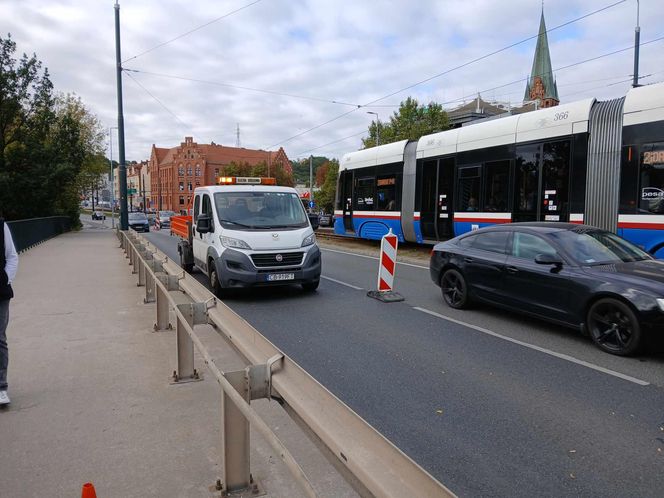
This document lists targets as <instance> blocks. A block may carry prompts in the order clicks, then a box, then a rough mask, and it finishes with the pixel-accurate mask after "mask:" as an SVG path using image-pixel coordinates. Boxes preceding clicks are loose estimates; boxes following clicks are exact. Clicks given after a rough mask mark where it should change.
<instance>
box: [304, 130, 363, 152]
mask: <svg viewBox="0 0 664 498" xmlns="http://www.w3.org/2000/svg"><path fill="white" fill-rule="evenodd" d="M366 133H367V130H362V131H361V132H360V133H353V134H352V135H348V136H347V137H344V138H340V139H339V140H334V141H332V142H328V143H326V144H323V145H319V146H318V147H314V148H313V149H308V150H305V151H302V152H298V153H297V154H295V157H299V156H302V155H304V154H308V153H309V152H313V151H315V150H318V149H322V148H323V147H327V146H328V145H332V144H336V143H339V142H343V141H344V140H348V139H350V138H355V137H357V136H359V135H365V134H366Z"/></svg>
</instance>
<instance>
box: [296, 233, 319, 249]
mask: <svg viewBox="0 0 664 498" xmlns="http://www.w3.org/2000/svg"><path fill="white" fill-rule="evenodd" d="M315 242H316V234H315V233H312V234H311V235H309V236H307V237H305V239H304V240H303V241H302V245H301V246H300V247H307V246H310V245H311V244H314V243H315Z"/></svg>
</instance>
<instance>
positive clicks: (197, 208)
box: [194, 195, 201, 223]
mask: <svg viewBox="0 0 664 498" xmlns="http://www.w3.org/2000/svg"><path fill="white" fill-rule="evenodd" d="M200 210H201V196H200V195H197V196H196V197H195V198H194V223H195V222H196V220H197V219H198V215H199V214H200Z"/></svg>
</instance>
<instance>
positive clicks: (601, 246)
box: [551, 227, 652, 266]
mask: <svg viewBox="0 0 664 498" xmlns="http://www.w3.org/2000/svg"><path fill="white" fill-rule="evenodd" d="M551 237H553V238H554V239H556V240H557V241H558V243H559V244H560V245H562V246H563V248H564V249H565V250H566V251H567V252H568V253H569V254H570V255H572V256H573V257H574V258H575V259H576V260H577V261H578V262H580V263H581V264H584V265H591V266H594V265H604V264H611V263H620V262H624V263H627V262H631V261H643V260H646V259H652V257H651V256H650V255H649V254H648V253H646V252H645V251H642V250H641V249H639V248H638V247H636V246H635V245H634V244H632V243H631V242H627V241H626V240H625V239H622V238H620V237H618V236H617V235H616V234H613V233H611V232H605V231H604V230H597V229H587V228H581V227H579V228H577V229H574V230H564V231H560V232H554V233H552V234H551Z"/></svg>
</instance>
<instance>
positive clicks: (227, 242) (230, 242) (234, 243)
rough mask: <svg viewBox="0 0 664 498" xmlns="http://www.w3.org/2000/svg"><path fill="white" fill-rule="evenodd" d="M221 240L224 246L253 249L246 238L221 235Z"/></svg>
mask: <svg viewBox="0 0 664 498" xmlns="http://www.w3.org/2000/svg"><path fill="white" fill-rule="evenodd" d="M219 242H221V245H222V246H224V247H229V248H232V249H251V247H249V244H247V243H246V242H245V241H244V240H240V239H234V238H232V237H224V236H223V235H220V236H219Z"/></svg>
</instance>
